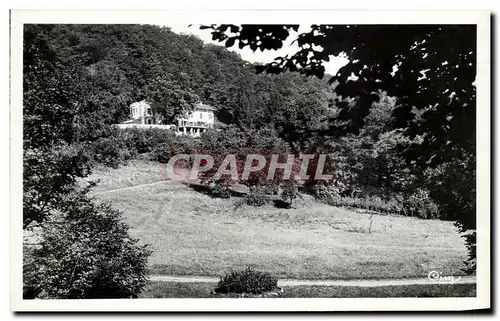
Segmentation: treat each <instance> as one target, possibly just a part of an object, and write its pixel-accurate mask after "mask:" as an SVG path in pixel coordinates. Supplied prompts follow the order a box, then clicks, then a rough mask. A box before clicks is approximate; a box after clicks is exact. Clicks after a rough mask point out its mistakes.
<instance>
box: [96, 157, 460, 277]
mask: <svg viewBox="0 0 500 321" xmlns="http://www.w3.org/2000/svg"><path fill="white" fill-rule="evenodd" d="M162 173H163V165H160V164H156V163H151V162H138V161H136V162H134V163H131V164H129V165H127V166H124V167H122V168H120V169H117V170H112V169H111V170H109V169H108V170H106V171H103V172H96V173H95V174H94V175H93V176H92V177H91V179H96V178H101V182H100V184H99V185H98V186H97V188H96V189H95V192H96V193H100V194H96V198H97V199H99V200H101V201H106V202H111V203H112V204H113V206H114V207H115V208H117V209H120V210H122V211H123V212H124V215H125V217H126V219H127V220H128V223H129V225H130V226H131V233H132V235H133V236H134V237H136V238H138V239H140V241H141V242H143V243H149V244H151V245H152V249H153V250H154V253H153V255H152V257H151V258H150V267H151V273H152V274H164V275H179V276H182V275H184V276H186V275H193V276H196V275H198V276H222V275H224V274H225V273H226V272H228V271H230V270H232V269H239V268H244V267H246V266H248V265H251V266H254V267H256V268H257V269H260V270H264V271H269V272H272V273H274V274H275V275H276V276H277V277H279V278H300V279H327V278H334V279H357V278H401V277H416V276H427V274H428V273H429V271H432V270H435V271H438V272H440V273H441V274H442V275H459V274H462V273H461V262H462V261H463V260H465V259H466V258H467V253H466V249H465V246H464V244H463V241H462V239H461V238H460V236H459V235H458V233H457V232H456V229H455V227H454V226H453V223H452V222H445V221H438V220H421V219H416V218H407V217H397V216H390V215H373V216H372V217H371V219H370V214H362V213H357V212H353V211H351V210H348V209H343V208H336V207H332V206H329V205H325V204H322V203H319V202H317V201H315V200H314V199H312V198H310V197H305V198H304V200H298V201H297V203H296V204H294V207H295V208H292V209H278V208H275V207H273V206H272V205H266V206H262V207H250V206H247V205H243V206H241V207H239V208H238V209H236V210H235V204H236V203H237V198H231V199H217V198H211V197H209V196H207V195H204V194H202V193H199V192H197V191H195V190H193V189H192V188H191V187H189V186H187V185H184V184H181V183H178V182H169V181H166V182H164V183H159V184H155V185H147V186H141V187H138V188H128V189H124V190H119V191H112V192H107V193H106V192H105V191H107V190H114V189H117V188H122V187H130V186H134V185H138V184H147V183H151V182H158V181H161V180H162V179H163V177H164V176H163V174H162ZM103 192H104V193H103ZM370 221H372V224H371V226H372V227H371V233H370V232H369V227H370Z"/></svg>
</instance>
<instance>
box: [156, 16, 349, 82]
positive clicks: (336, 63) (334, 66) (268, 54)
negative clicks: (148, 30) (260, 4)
mask: <svg viewBox="0 0 500 321" xmlns="http://www.w3.org/2000/svg"><path fill="white" fill-rule="evenodd" d="M164 27H169V28H170V29H171V30H172V31H173V32H175V33H178V34H191V35H195V36H197V37H198V38H200V39H201V40H203V42H205V43H211V44H217V45H222V44H221V43H219V42H217V41H212V35H211V34H210V30H200V28H199V25H191V27H188V25H184V24H166V25H164ZM308 29H309V27H303V26H300V28H299V31H298V33H297V32H293V31H292V33H291V35H290V36H289V37H288V39H287V40H286V42H285V43H284V45H283V47H282V48H281V49H279V50H264V51H260V50H257V51H255V52H253V51H252V50H251V49H250V48H248V47H245V48H243V49H240V48H238V46H232V47H231V48H228V50H230V51H233V52H236V53H238V54H240V56H241V58H243V59H244V60H246V61H249V62H259V63H269V62H272V61H273V60H274V58H276V57H279V56H285V55H287V54H292V53H295V52H297V51H298V49H299V46H298V45H297V44H296V43H294V44H292V42H293V40H295V38H296V36H297V35H298V34H299V33H302V32H306V31H308ZM347 61H348V60H347V59H346V58H342V57H333V56H332V57H330V61H329V62H324V66H325V69H326V72H327V73H328V74H330V75H334V74H336V73H337V70H338V69H339V68H340V67H342V66H343V65H345V64H346V63H347Z"/></svg>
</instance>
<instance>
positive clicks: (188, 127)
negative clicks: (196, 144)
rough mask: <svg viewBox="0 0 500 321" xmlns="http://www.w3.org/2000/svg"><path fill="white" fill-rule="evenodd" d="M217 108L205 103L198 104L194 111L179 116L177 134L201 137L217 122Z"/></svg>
mask: <svg viewBox="0 0 500 321" xmlns="http://www.w3.org/2000/svg"><path fill="white" fill-rule="evenodd" d="M214 111H215V108H214V107H212V106H210V105H205V104H203V103H199V104H196V105H195V106H194V108H193V111H191V112H189V113H187V114H186V115H184V116H181V117H177V135H191V136H194V137H199V136H200V135H201V133H203V132H204V131H206V130H207V129H208V128H213V127H214V123H215V115H214Z"/></svg>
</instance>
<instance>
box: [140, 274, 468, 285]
mask: <svg viewBox="0 0 500 321" xmlns="http://www.w3.org/2000/svg"><path fill="white" fill-rule="evenodd" d="M149 280H151V281H160V282H176V283H217V282H219V278H216V277H208V276H168V275H151V276H150V277H149ZM436 283H439V284H450V282H449V281H447V282H446V281H442V282H436V281H431V280H429V279H428V278H404V279H380V280H373V279H361V280H291V279H282V280H278V286H318V285H319V286H359V287H378V286H391V285H426V284H436ZM474 283H476V276H475V275H472V276H462V277H458V276H457V277H455V280H454V282H453V284H474Z"/></svg>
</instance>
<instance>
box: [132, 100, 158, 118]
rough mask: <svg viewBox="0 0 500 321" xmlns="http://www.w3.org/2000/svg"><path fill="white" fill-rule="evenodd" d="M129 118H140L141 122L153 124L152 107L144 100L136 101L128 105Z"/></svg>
mask: <svg viewBox="0 0 500 321" xmlns="http://www.w3.org/2000/svg"><path fill="white" fill-rule="evenodd" d="M130 119H132V120H140V121H141V124H153V123H154V121H153V109H152V108H151V106H150V105H149V104H148V103H147V102H146V101H145V100H142V101H138V102H135V103H132V104H131V105H130Z"/></svg>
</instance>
